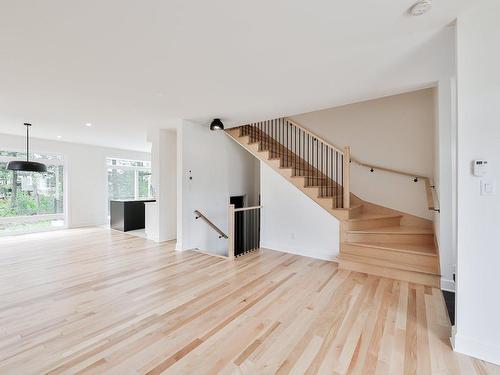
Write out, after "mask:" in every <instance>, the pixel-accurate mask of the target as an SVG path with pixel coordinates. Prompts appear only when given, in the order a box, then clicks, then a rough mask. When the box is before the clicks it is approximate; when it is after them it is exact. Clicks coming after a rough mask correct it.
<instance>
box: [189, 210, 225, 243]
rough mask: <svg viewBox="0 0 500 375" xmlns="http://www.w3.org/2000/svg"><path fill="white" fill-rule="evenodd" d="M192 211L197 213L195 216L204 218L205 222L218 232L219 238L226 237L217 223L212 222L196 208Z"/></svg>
mask: <svg viewBox="0 0 500 375" xmlns="http://www.w3.org/2000/svg"><path fill="white" fill-rule="evenodd" d="M194 213H195V214H196V215H198V216H197V217H196V218H197V219H198V218H202V219H203V220H205V222H206V223H207V224H208V225H209V226H210V227H211V228H212V229H213V230H215V231H216V232H217V233H218V234H219V238H228V237H227V235H226V234H225V233H224V232H223V231H221V230H220V229H219V228H218V227H217V225H215V224H214V223H212V222H211V221H210V220H209V219H208V218H207V217H206V216H205V215H203V214H202V213H201V212H200V211H198V210H194Z"/></svg>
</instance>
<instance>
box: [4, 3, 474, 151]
mask: <svg viewBox="0 0 500 375" xmlns="http://www.w3.org/2000/svg"><path fill="white" fill-rule="evenodd" d="M467 3H468V2H466V1H461V0H435V1H434V8H433V9H432V11H431V12H430V13H429V14H427V15H425V16H421V17H409V16H408V15H407V14H406V11H407V9H408V8H409V7H410V6H411V5H412V4H413V0H378V1H366V0H365V1H362V0H351V1H344V0H328V1H327V0H317V1H304V0H274V1H269V0H252V1H241V0H211V1H203V0H199V1H190V0H170V1H167V0H143V1H130V0H107V1H102V0H85V1H82V0H81V1H67V0H45V1H22V0H20V1H6V0H4V1H2V2H1V8H0V133H11V134H23V132H24V128H23V127H22V123H23V122H25V121H29V122H32V123H33V124H34V127H33V129H32V134H33V136H34V137H40V138H49V139H56V137H57V136H58V135H60V136H62V140H65V141H71V142H80V143H89V144H98V145H104V146H110V147H119V148H127V149H136V150H144V149H145V148H146V142H145V141H146V130H147V129H148V128H150V127H168V126H169V124H172V123H173V122H175V120H177V119H191V120H202V121H208V120H209V119H210V118H212V117H221V118H222V119H223V120H225V121H226V122H227V123H228V124H237V123H241V122H243V121H247V120H255V119H263V118H269V117H272V116H278V115H291V114H295V113H300V112H304V111H310V110H315V109H321V108H325V107H331V106H334V105H339V104H344V103H348V102H353V101H359V100H361V99H365V98H369V97H374V96H380V95H384V94H388V93H394V92H401V91H405V90H409V89H413V88H418V87H422V86H425V85H428V84H430V83H431V82H432V80H436V79H438V77H439V76H440V75H442V74H444V73H445V71H446V70H449V66H450V62H449V60H450V59H449V56H450V55H452V53H450V50H449V48H448V47H450V46H451V47H452V42H450V38H449V35H450V33H449V32H448V34H445V33H446V31H443V30H444V28H445V26H446V25H448V24H449V23H450V22H452V21H453V20H454V19H455V18H456V16H457V14H459V12H460V11H461V10H462V9H463V8H464V7H465V6H466V4H467ZM476 3H477V2H476ZM447 35H448V36H447ZM451 35H452V34H451ZM443 46H445V47H446V48H448V49H446V48H443ZM88 122H90V123H92V124H93V126H92V127H91V128H88V127H85V125H84V124H85V123H88ZM0 137H1V136H0Z"/></svg>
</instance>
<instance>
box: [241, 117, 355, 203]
mask: <svg viewBox="0 0 500 375" xmlns="http://www.w3.org/2000/svg"><path fill="white" fill-rule="evenodd" d="M240 135H242V136H249V137H250V142H251V143H252V142H259V144H260V147H261V149H262V150H267V151H269V154H270V159H279V160H280V162H281V167H285V168H292V169H293V173H294V176H301V177H304V179H305V181H306V186H311V187H318V188H319V196H320V197H328V198H332V200H333V207H332V208H349V207H350V199H349V197H350V191H349V156H347V158H346V157H345V154H346V153H347V155H349V148H348V147H347V148H345V149H344V151H342V150H340V149H338V148H337V147H335V146H334V145H332V144H330V143H328V142H326V141H324V140H323V139H321V138H319V137H318V136H316V135H315V134H313V133H312V132H311V131H309V130H307V129H305V128H303V127H302V126H300V125H298V124H297V123H295V122H294V121H292V120H290V119H288V118H278V119H274V120H268V121H261V122H256V123H251V124H249V125H244V126H242V127H240Z"/></svg>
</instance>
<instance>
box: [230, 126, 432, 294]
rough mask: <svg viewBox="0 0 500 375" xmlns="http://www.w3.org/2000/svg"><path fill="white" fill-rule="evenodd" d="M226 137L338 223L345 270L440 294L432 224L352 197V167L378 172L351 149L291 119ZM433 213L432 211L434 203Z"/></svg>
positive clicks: (243, 128)
mask: <svg viewBox="0 0 500 375" xmlns="http://www.w3.org/2000/svg"><path fill="white" fill-rule="evenodd" d="M226 133H227V134H228V135H229V136H230V137H231V138H232V139H234V140H235V141H236V142H238V143H239V144H240V145H241V146H243V147H244V148H245V149H246V150H248V151H249V152H251V153H252V154H253V155H254V156H255V157H257V158H258V159H260V160H261V161H263V162H265V163H266V164H268V165H269V166H270V167H271V168H273V169H274V170H275V171H276V172H277V173H279V174H281V175H282V176H283V177H285V178H286V179H287V180H288V181H289V182H290V183H292V184H293V185H295V186H296V187H297V188H298V189H300V190H301V191H302V192H303V193H304V194H306V195H307V196H309V197H310V198H311V199H312V200H314V201H315V202H316V203H317V204H318V205H320V206H321V207H322V208H323V209H325V210H326V211H328V212H329V213H330V214H331V215H333V216H334V217H336V218H337V219H338V220H339V221H340V241H341V243H340V254H339V256H338V257H337V261H338V262H339V266H340V267H341V268H344V269H349V270H354V271H359V272H364V273H370V274H375V275H379V276H385V277H389V278H394V279H399V280H405V281H409V282H415V283H419V284H424V285H428V286H432V287H438V288H439V286H440V270H439V257H438V250H437V247H436V244H435V239H434V231H433V225H432V222H431V221H430V220H426V219H423V218H420V217H416V216H413V215H409V214H406V213H403V212H399V211H395V210H393V209H389V208H386V207H382V206H379V205H376V204H373V203H370V202H367V201H363V200H362V199H360V198H359V197H357V196H355V195H354V194H352V193H351V192H350V189H349V171H350V164H351V163H352V162H356V163H358V164H360V165H362V166H364V167H369V168H374V166H369V165H367V164H364V163H360V162H358V161H356V160H355V159H353V158H351V156H350V149H349V148H348V147H346V148H344V150H340V149H338V148H336V147H335V146H334V145H332V144H330V143H328V142H327V141H325V140H323V139H321V138H320V137H318V136H316V135H314V134H313V133H312V132H310V131H309V130H307V129H305V128H304V127H302V126H301V125H299V124H297V123H296V122H294V121H292V120H290V119H287V118H281V119H275V120H269V121H264V122H258V123H253V124H249V125H244V126H241V127H238V128H231V129H227V130H226ZM376 168H379V169H382V170H385V171H388V172H393V173H401V174H403V175H406V176H411V177H412V179H414V180H415V181H416V182H418V181H419V179H420V180H422V181H424V182H425V187H426V188H428V189H430V188H431V185H430V182H429V180H428V179H427V178H426V177H423V176H415V175H413V174H409V173H406V172H399V171H394V170H391V169H387V168H381V167H376ZM427 196H428V197H429V192H428V193H427ZM430 196H431V198H432V192H431V193H430ZM429 208H430V209H434V207H433V204H432V203H429Z"/></svg>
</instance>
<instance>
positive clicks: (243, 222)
mask: <svg viewBox="0 0 500 375" xmlns="http://www.w3.org/2000/svg"><path fill="white" fill-rule="evenodd" d="M261 208H262V206H253V207H243V208H234V204H230V205H229V206H228V228H229V231H228V236H229V241H228V257H229V258H234V257H238V256H240V255H243V254H245V253H248V252H250V251H253V250H256V249H258V248H259V247H260V211H261Z"/></svg>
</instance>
